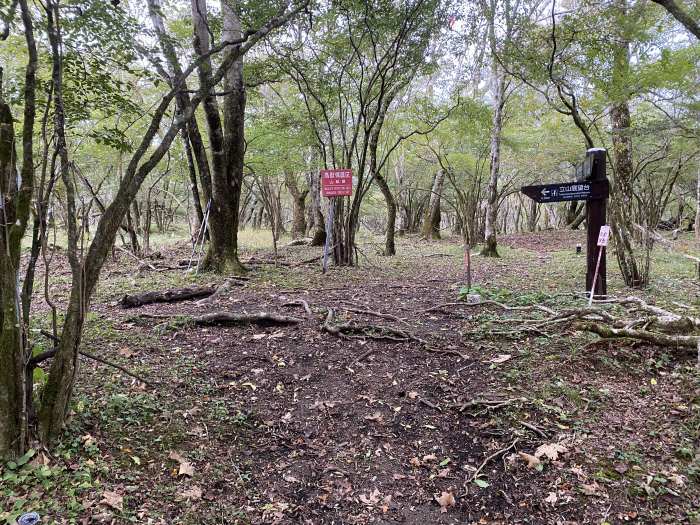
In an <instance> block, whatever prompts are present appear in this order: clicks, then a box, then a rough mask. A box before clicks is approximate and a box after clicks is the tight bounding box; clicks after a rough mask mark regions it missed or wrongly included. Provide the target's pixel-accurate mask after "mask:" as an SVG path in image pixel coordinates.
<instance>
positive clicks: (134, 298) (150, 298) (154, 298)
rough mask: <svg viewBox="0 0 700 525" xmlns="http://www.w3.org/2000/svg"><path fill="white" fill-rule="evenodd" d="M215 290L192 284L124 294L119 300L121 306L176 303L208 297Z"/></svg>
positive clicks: (210, 287) (211, 287) (134, 306)
mask: <svg viewBox="0 0 700 525" xmlns="http://www.w3.org/2000/svg"><path fill="white" fill-rule="evenodd" d="M214 292H216V288H214V287H213V286H192V287H187V288H175V289H172V290H165V291H153V292H144V293H139V294H133V295H128V294H127V295H125V296H124V297H122V298H121V299H120V300H119V306H121V307H122V308H137V307H139V306H144V305H147V304H154V303H177V302H180V301H188V300H191V299H200V298H202V297H209V296H210V295H212V294H214Z"/></svg>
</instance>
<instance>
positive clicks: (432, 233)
mask: <svg viewBox="0 0 700 525" xmlns="http://www.w3.org/2000/svg"><path fill="white" fill-rule="evenodd" d="M444 181H445V172H444V171H443V170H442V169H440V170H438V171H437V173H435V177H434V178H433V185H432V187H431V190H430V201H429V202H430V203H429V204H428V209H427V211H426V213H425V220H424V221H423V238H424V239H439V238H440V197H441V196H442V186H443V182H444Z"/></svg>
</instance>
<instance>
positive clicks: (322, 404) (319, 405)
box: [311, 401, 338, 410]
mask: <svg viewBox="0 0 700 525" xmlns="http://www.w3.org/2000/svg"><path fill="white" fill-rule="evenodd" d="M337 404H338V403H337V402H336V401H315V402H314V404H313V405H311V408H312V409H314V410H326V409H328V408H333V407H334V406H335V405H337Z"/></svg>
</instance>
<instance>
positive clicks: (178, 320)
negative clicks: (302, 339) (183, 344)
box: [168, 312, 302, 328]
mask: <svg viewBox="0 0 700 525" xmlns="http://www.w3.org/2000/svg"><path fill="white" fill-rule="evenodd" d="M301 322H302V319H299V318H298V317H291V316H287V315H280V314H277V313H273V312H259V313H256V314H233V313H229V312H213V313H210V314H204V315H199V316H194V317H190V316H179V317H175V318H174V321H173V322H171V323H169V324H168V327H169V328H178V327H182V326H236V325H245V324H257V325H261V326H278V325H290V324H299V323H301Z"/></svg>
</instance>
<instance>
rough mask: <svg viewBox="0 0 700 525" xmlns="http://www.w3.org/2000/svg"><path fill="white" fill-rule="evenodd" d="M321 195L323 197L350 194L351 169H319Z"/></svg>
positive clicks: (346, 195)
mask: <svg viewBox="0 0 700 525" xmlns="http://www.w3.org/2000/svg"><path fill="white" fill-rule="evenodd" d="M321 195H323V196H324V197H348V196H350V195H352V170H349V169H342V170H321Z"/></svg>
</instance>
